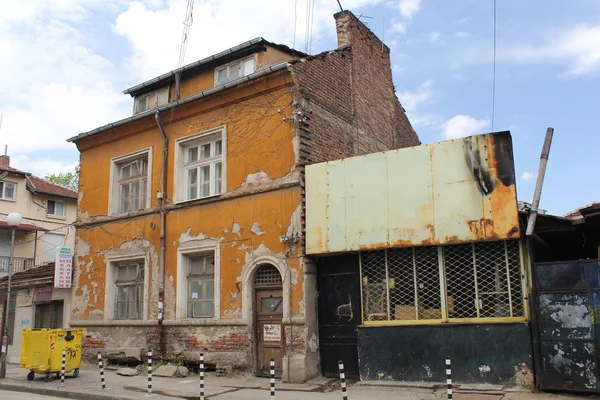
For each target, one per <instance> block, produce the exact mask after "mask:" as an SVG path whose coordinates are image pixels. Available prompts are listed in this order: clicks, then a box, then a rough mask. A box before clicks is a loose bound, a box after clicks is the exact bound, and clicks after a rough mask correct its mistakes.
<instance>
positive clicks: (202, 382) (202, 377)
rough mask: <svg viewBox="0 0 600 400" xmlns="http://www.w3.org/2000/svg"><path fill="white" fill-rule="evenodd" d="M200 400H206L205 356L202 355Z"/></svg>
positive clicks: (199, 372)
mask: <svg viewBox="0 0 600 400" xmlns="http://www.w3.org/2000/svg"><path fill="white" fill-rule="evenodd" d="M198 374H199V375H200V400H204V354H202V353H200V370H199V371H198Z"/></svg>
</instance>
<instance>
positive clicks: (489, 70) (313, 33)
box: [0, 0, 600, 215]
mask: <svg viewBox="0 0 600 400" xmlns="http://www.w3.org/2000/svg"><path fill="white" fill-rule="evenodd" d="M187 2H188V0H138V1H125V0H27V1H16V0H6V1H0V60H1V61H0V76H1V77H2V78H0V113H2V115H3V120H2V125H1V127H0V146H1V145H8V154H9V155H10V156H11V165H12V166H13V167H16V168H20V169H23V170H26V171H29V172H33V173H34V174H36V175H38V176H42V177H43V176H45V175H46V174H47V173H58V172H68V171H72V170H73V169H74V166H75V165H76V164H77V162H78V160H79V153H78V151H77V149H76V147H75V146H74V145H73V144H71V143H67V142H66V139H67V138H69V137H72V136H74V135H77V134H79V133H81V132H86V131H89V130H92V129H94V128H97V127H99V126H101V125H104V124H106V123H109V122H113V121H116V120H118V119H121V118H124V117H127V116H130V115H131V114H132V107H133V100H132V99H131V97H129V96H128V95H124V94H123V93H122V91H123V90H124V89H126V88H128V87H131V86H133V85H136V84H138V83H141V82H142V81H144V80H147V79H150V78H153V77H155V76H157V75H159V74H162V73H164V72H168V71H170V70H172V69H174V68H176V67H177V63H178V59H179V50H180V46H181V39H182V31H183V21H184V19H185V9H186V6H187ZM340 2H341V4H342V6H343V7H344V8H346V9H349V10H351V11H353V12H354V13H355V14H356V15H357V16H361V20H362V21H364V22H365V23H366V24H367V25H368V26H369V28H370V29H371V30H372V31H373V32H374V33H375V34H377V35H378V36H379V37H380V38H383V40H384V41H385V43H386V44H387V45H388V46H389V47H390V49H391V58H392V70H393V78H394V84H395V88H396V93H397V95H398V97H399V99H400V101H401V103H402V105H403V106H404V108H405V109H406V110H407V113H408V116H409V118H410V120H411V122H412V124H413V126H414V128H415V130H416V131H417V133H418V134H419V137H420V139H421V142H423V143H432V142H437V141H441V140H447V139H452V138H457V137H461V136H467V135H472V134H478V133H486V132H490V131H504V130H510V131H511V133H512V137H513V147H514V154H515V168H516V176H517V195H518V198H519V199H520V200H524V201H528V202H531V200H532V196H533V189H534V187H535V181H536V176H537V170H538V165H539V158H540V151H541V147H542V143H543V141H544V135H545V132H546V128H547V127H553V128H554V129H555V132H554V140H553V143H552V149H551V152H550V157H549V161H548V168H547V172H546V177H545V180H544V188H543V192H542V199H541V207H542V208H543V209H546V210H548V212H550V213H552V214H557V215H562V214H564V213H567V212H568V211H570V210H573V209H575V208H578V207H580V206H583V205H585V204H589V203H592V202H595V201H600V195H599V191H600V186H598V185H597V184H596V183H594V182H595V181H593V180H591V178H592V176H596V175H597V172H596V173H595V172H594V171H598V170H599V168H598V162H597V161H596V154H597V153H598V150H599V149H600V135H599V134H598V124H597V123H596V117H597V115H598V112H599V111H598V107H599V106H600V1H598V0H569V1H564V0H528V1H522V0H497V4H496V57H495V59H496V62H495V64H494V46H493V43H494V35H493V32H494V30H493V27H494V1H493V0H452V1H448V0H340ZM309 10H312V12H309ZM336 11H339V6H338V3H337V1H336V0H196V1H195V5H194V13H193V23H192V25H191V27H190V32H189V36H188V38H187V50H186V53H185V63H186V64H187V63H191V62H193V61H196V60H198V59H200V58H203V57H206V56H209V55H211V54H214V53H217V52H219V51H222V50H225V49H227V48H229V47H232V46H235V45H237V44H240V43H242V42H245V41H247V40H250V39H253V38H255V37H258V36H262V37H264V38H265V39H267V40H270V41H273V42H277V43H281V44H285V45H288V46H293V47H295V48H297V49H299V50H302V51H306V52H309V53H311V54H316V53H318V52H321V51H325V50H328V49H333V48H335V47H337V43H336V35H335V22H334V19H333V14H334V13H335V12H336ZM307 15H308V17H309V18H307ZM494 65H495V75H494ZM494 76H495V96H494V95H493V92H494V90H493V86H494V85H493V82H494ZM493 99H494V101H493ZM492 104H494V106H493V107H492ZM492 109H494V112H493V113H492ZM2 147H3V146H2Z"/></svg>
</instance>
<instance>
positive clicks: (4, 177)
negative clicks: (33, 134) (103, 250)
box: [0, 155, 77, 362]
mask: <svg viewBox="0 0 600 400" xmlns="http://www.w3.org/2000/svg"><path fill="white" fill-rule="evenodd" d="M13 212H17V213H19V214H21V216H22V217H23V222H22V223H21V224H20V225H19V226H18V227H17V228H16V231H15V249H14V258H13V269H12V271H13V274H14V275H13V288H14V292H13V296H12V297H11V302H10V312H9V321H8V338H9V341H8V344H9V346H8V360H9V361H10V362H19V357H20V343H21V330H23V329H28V328H42V327H43V328H61V327H68V321H69V317H70V312H69V310H70V305H69V301H70V289H57V288H54V287H53V281H54V261H55V259H56V251H57V248H59V247H70V248H73V245H74V242H75V227H74V226H73V224H74V222H75V217H76V214H77V192H75V191H73V190H70V189H67V188H64V187H62V186H59V185H55V184H53V183H51V182H48V181H46V180H44V179H41V178H38V177H36V176H35V175H33V174H31V173H28V172H24V171H20V170H18V169H16V168H13V167H11V166H10V157H9V156H7V155H4V156H0V219H1V220H0V277H6V275H7V274H8V266H9V258H10V251H11V247H10V246H11V235H10V233H11V228H10V227H9V226H8V224H7V223H6V221H4V219H5V218H6V216H7V215H8V214H10V213H13ZM6 280H7V279H6V278H4V279H2V280H1V281H0V297H1V298H2V299H3V300H5V299H6ZM0 308H2V309H3V307H0ZM1 315H2V316H4V312H2V314H1ZM0 340H1V339H0Z"/></svg>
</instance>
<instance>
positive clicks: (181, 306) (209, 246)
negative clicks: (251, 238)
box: [175, 240, 221, 321]
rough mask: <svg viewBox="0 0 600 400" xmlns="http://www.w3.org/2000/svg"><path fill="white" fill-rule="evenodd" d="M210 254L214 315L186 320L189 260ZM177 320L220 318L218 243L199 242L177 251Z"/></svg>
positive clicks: (219, 258) (187, 244)
mask: <svg viewBox="0 0 600 400" xmlns="http://www.w3.org/2000/svg"><path fill="white" fill-rule="evenodd" d="M210 252H212V253H213V254H214V258H215V274H214V281H215V287H214V304H215V306H214V313H213V317H195V318H188V316H187V307H188V287H189V286H188V272H189V259H190V258H191V257H194V256H201V255H203V254H206V253H210ZM175 317H176V318H177V319H189V320H195V321H197V320H202V321H211V320H218V319H220V318H221V252H220V245H219V242H217V241H214V240H201V241H194V242H192V243H185V244H183V245H182V246H181V247H180V248H179V249H178V250H177V309H176V311H175Z"/></svg>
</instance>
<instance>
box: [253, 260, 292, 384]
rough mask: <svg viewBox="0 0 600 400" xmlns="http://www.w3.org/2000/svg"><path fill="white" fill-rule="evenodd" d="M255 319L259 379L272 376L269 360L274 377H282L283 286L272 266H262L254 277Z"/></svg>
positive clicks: (279, 276)
mask: <svg viewBox="0 0 600 400" xmlns="http://www.w3.org/2000/svg"><path fill="white" fill-rule="evenodd" d="M253 308H254V316H255V324H254V326H255V327H256V356H257V368H256V370H257V373H258V375H262V376H268V375H269V363H270V360H275V374H276V375H278V376H281V371H282V368H281V367H282V365H281V364H282V359H283V356H284V352H285V346H284V343H285V332H284V329H283V323H282V322H283V282H282V279H281V274H280V273H279V270H278V269H277V268H275V267H274V266H273V265H270V264H265V265H261V266H260V267H259V268H258V269H257V271H256V274H255V275H254V307H253Z"/></svg>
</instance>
